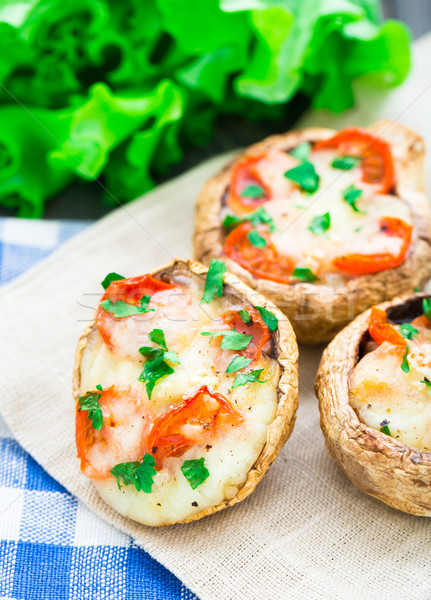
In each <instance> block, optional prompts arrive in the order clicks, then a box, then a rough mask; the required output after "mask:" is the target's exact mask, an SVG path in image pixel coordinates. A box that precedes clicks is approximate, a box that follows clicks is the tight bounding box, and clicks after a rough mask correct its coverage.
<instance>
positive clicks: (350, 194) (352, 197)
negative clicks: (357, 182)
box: [342, 184, 363, 213]
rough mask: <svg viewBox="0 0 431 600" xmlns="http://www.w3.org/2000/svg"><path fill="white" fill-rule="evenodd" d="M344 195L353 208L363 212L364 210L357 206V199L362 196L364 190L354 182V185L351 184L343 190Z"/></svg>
mask: <svg viewBox="0 0 431 600" xmlns="http://www.w3.org/2000/svg"><path fill="white" fill-rule="evenodd" d="M342 195H343V199H344V200H345V201H346V202H347V204H349V205H350V206H351V208H352V209H353V210H354V211H355V212H357V213H361V212H363V211H362V210H359V208H358V207H357V206H356V201H357V200H358V199H359V198H360V197H361V196H362V190H360V189H358V188H356V187H355V186H354V185H353V184H352V185H349V187H347V188H346V189H345V190H343V192H342Z"/></svg>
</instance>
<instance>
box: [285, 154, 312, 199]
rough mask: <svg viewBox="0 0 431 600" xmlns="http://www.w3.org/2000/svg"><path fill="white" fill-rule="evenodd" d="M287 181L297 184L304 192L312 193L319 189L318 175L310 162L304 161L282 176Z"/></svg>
mask: <svg viewBox="0 0 431 600" xmlns="http://www.w3.org/2000/svg"><path fill="white" fill-rule="evenodd" d="M284 176H285V177H287V179H290V180H291V181H294V182H295V183H297V184H298V185H299V186H300V187H301V189H303V190H304V191H305V192H310V193H313V192H315V191H316V190H317V189H318V187H319V179H320V177H319V175H318V174H317V173H316V170H315V168H314V165H313V164H312V163H311V162H308V161H304V162H303V163H301V164H300V165H298V166H297V167H293V169H289V171H286V173H285V174H284Z"/></svg>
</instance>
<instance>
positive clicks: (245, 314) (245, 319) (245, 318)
mask: <svg viewBox="0 0 431 600" xmlns="http://www.w3.org/2000/svg"><path fill="white" fill-rule="evenodd" d="M238 314H239V316H240V317H241V319H242V321H243V323H245V324H246V325H247V323H251V315H250V313H249V312H248V310H244V309H242V310H239V311H238Z"/></svg>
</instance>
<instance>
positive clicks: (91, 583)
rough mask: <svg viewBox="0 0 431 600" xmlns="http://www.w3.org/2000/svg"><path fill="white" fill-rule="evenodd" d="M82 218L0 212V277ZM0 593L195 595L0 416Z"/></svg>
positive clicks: (187, 599) (43, 596) (17, 270)
mask: <svg viewBox="0 0 431 600" xmlns="http://www.w3.org/2000/svg"><path fill="white" fill-rule="evenodd" d="M86 225H87V224H86V223H82V222H81V223H77V222H70V221H69V222H56V221H24V220H17V219H0V285H2V284H4V283H6V282H8V281H11V280H12V279H13V278H14V277H17V276H18V275H20V274H21V273H23V272H24V271H25V270H26V269H28V268H29V267H31V266H33V265H34V264H35V263H37V262H38V261H39V260H41V259H42V258H44V257H45V256H47V255H48V254H49V253H50V252H52V251H53V250H54V249H55V248H56V247H57V246H59V245H60V244H61V243H62V242H64V241H65V240H67V239H68V238H70V237H71V236H72V235H74V234H75V233H78V232H79V231H81V230H82V229H83V228H84V227H86ZM0 598H8V599H9V600H18V599H23V600H49V599H51V598H52V599H55V600H64V599H71V600H72V599H73V600H84V599H85V600H87V599H88V598H97V599H98V600H105V599H106V600H120V599H122V598H124V599H127V600H133V599H135V598H136V599H138V598H139V599H140V600H141V599H145V600H152V599H154V600H179V599H181V600H197V599H196V597H195V596H194V595H193V594H192V593H191V592H190V591H189V590H188V589H187V588H186V587H184V586H183V585H182V583H181V582H180V581H179V580H178V579H177V578H176V577H175V576H174V575H172V573H170V572H169V571H168V570H167V569H165V568H164V567H163V566H162V565H160V564H159V563H158V562H157V561H155V560H154V559H152V558H151V557H150V556H149V554H147V553H146V552H144V551H143V550H141V549H140V548H138V547H137V546H136V545H135V544H134V543H133V541H132V540H131V539H130V538H129V537H128V536H127V535H125V534H123V533H120V532H119V531H117V530H116V529H114V528H113V527H110V526H109V525H107V524H106V523H105V522H104V521H102V520H101V519H99V518H98V517H96V516H95V515H93V513H91V512H90V511H89V510H88V509H87V508H86V507H85V506H84V505H83V504H82V503H80V502H78V501H77V500H76V498H74V497H73V496H71V495H70V494H69V493H68V492H67V491H66V490H65V489H64V488H63V487H62V486H61V485H59V484H58V483H57V482H56V481H55V480H54V479H52V478H51V477H50V476H49V475H48V474H47V473H46V472H45V471H44V470H43V469H42V468H41V467H40V466H39V465H38V464H37V463H36V462H35V461H34V460H33V459H32V458H31V456H30V455H29V454H27V453H26V452H25V451H24V450H23V449H22V448H21V447H20V446H19V444H18V443H17V442H16V441H15V440H14V439H12V437H11V434H10V432H9V431H8V429H7V427H6V425H5V424H4V423H3V421H2V419H1V417H0Z"/></svg>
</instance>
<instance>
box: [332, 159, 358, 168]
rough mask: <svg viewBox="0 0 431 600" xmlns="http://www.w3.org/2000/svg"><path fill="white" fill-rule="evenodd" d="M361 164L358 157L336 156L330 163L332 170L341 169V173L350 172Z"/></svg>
mask: <svg viewBox="0 0 431 600" xmlns="http://www.w3.org/2000/svg"><path fill="white" fill-rule="evenodd" d="M360 163H361V158H359V157H358V156H347V155H346V156H338V157H337V158H334V160H333V161H332V167H333V168H334V169H341V170H343V171H350V170H351V169H354V168H355V167H357V166H358V165H359V164H360Z"/></svg>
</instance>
